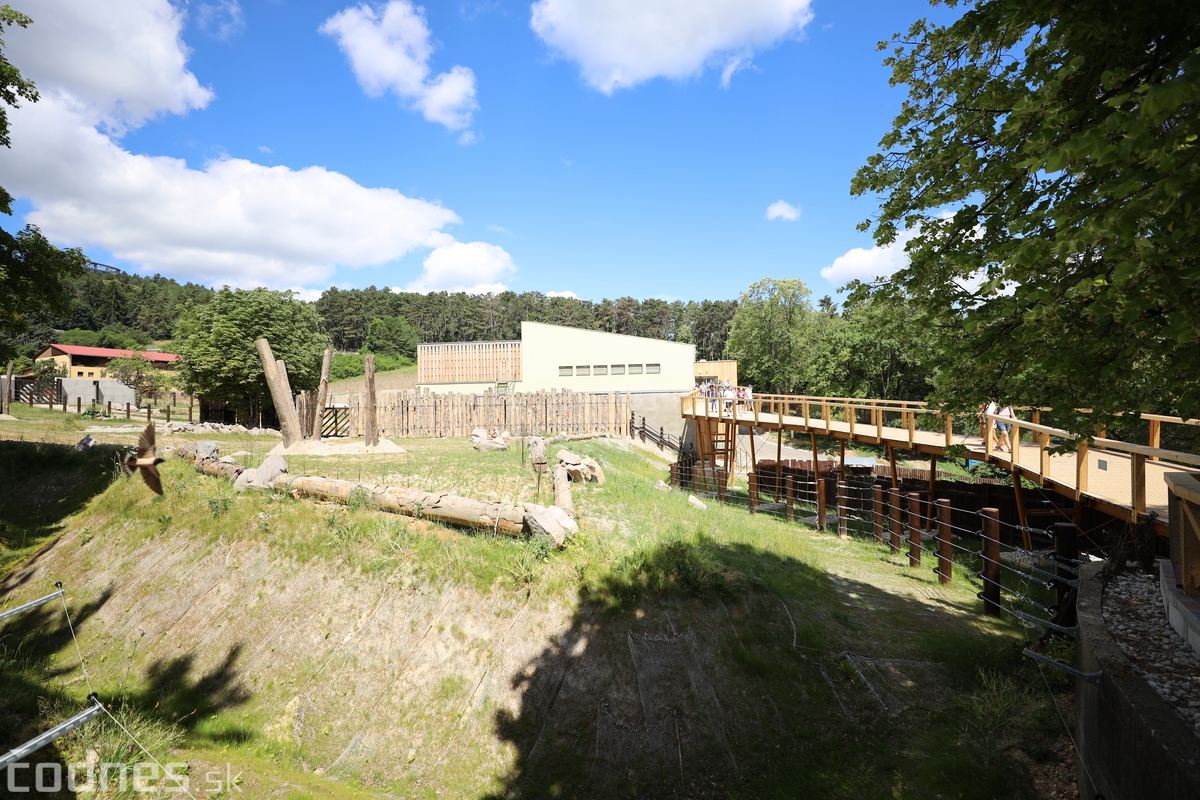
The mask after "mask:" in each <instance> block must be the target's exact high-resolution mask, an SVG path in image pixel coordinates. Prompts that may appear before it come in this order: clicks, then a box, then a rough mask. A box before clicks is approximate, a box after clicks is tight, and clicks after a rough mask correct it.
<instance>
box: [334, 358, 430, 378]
mask: <svg viewBox="0 0 1200 800" xmlns="http://www.w3.org/2000/svg"><path fill="white" fill-rule="evenodd" d="M412 363H413V362H412V359H409V358H405V357H404V356H391V355H386V354H380V355H376V356H375V371H376V372H377V373H378V372H390V371H391V370H394V369H400V368H401V367H408V366H411V365H412ZM366 374H367V364H366V356H365V355H363V354H362V353H334V355H333V360H332V361H331V362H330V364H329V379H330V380H332V381H340V380H344V379H345V378H359V377H362V376H363V375H366Z"/></svg>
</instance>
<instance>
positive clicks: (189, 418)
mask: <svg viewBox="0 0 1200 800" xmlns="http://www.w3.org/2000/svg"><path fill="white" fill-rule="evenodd" d="M192 399H193V398H190V397H189V398H188V422H189V423H190V422H191V421H192Z"/></svg>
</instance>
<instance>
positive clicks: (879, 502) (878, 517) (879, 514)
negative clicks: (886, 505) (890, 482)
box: [871, 486, 884, 544]
mask: <svg viewBox="0 0 1200 800" xmlns="http://www.w3.org/2000/svg"><path fill="white" fill-rule="evenodd" d="M883 516H884V514H883V487H882V486H876V487H875V509H874V513H873V514H872V515H871V523H872V532H873V533H874V534H875V541H877V542H879V543H880V544H883Z"/></svg>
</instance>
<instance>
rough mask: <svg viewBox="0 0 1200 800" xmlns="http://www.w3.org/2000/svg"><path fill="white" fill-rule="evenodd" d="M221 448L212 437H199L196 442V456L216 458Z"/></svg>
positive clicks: (199, 457) (198, 457)
mask: <svg viewBox="0 0 1200 800" xmlns="http://www.w3.org/2000/svg"><path fill="white" fill-rule="evenodd" d="M220 452H221V448H219V447H218V446H217V443H216V442H214V441H213V440H212V439H201V440H200V441H198V442H196V458H197V459H202V458H216V457H217V454H218V453H220Z"/></svg>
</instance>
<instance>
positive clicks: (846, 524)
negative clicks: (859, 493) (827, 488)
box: [837, 481, 850, 539]
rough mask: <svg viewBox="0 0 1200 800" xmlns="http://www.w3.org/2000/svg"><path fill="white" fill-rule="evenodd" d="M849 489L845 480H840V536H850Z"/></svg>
mask: <svg viewBox="0 0 1200 800" xmlns="http://www.w3.org/2000/svg"><path fill="white" fill-rule="evenodd" d="M849 494H850V493H849V491H848V490H847V489H846V483H845V481H838V484H837V510H838V538H839V539H849V538H850V509H849V500H850V497H849Z"/></svg>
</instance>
